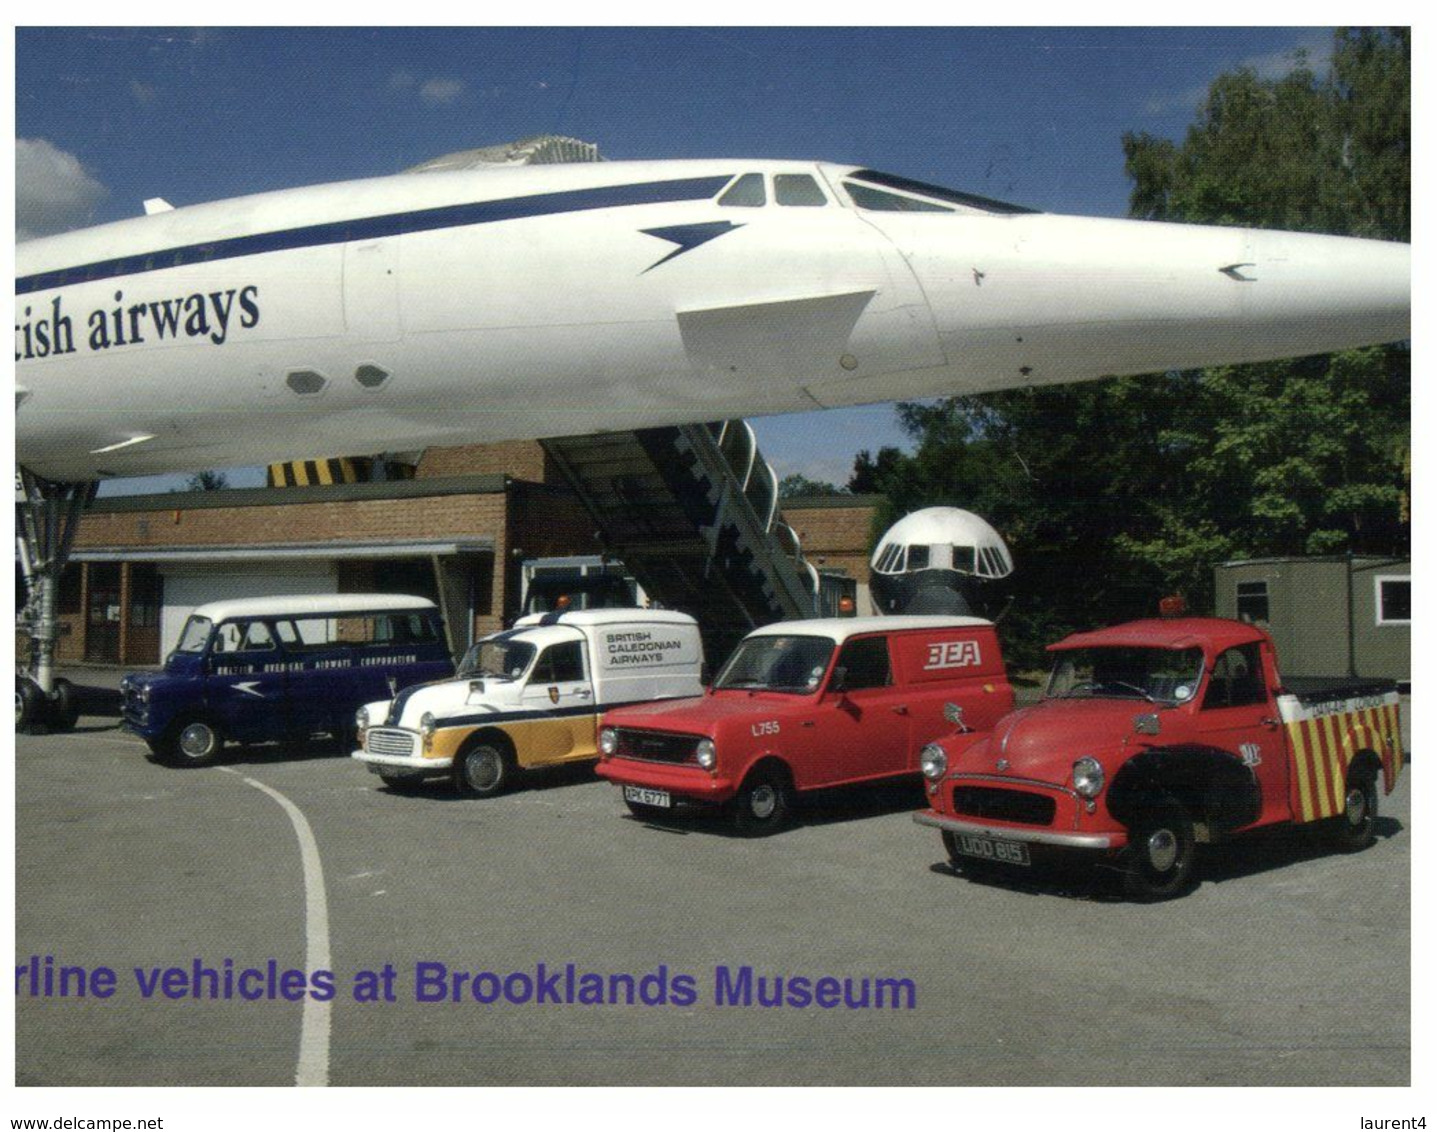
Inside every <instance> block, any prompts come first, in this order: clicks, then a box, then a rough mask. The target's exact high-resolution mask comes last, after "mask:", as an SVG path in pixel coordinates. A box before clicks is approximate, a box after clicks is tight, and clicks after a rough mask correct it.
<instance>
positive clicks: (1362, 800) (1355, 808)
mask: <svg viewBox="0 0 1437 1132" xmlns="http://www.w3.org/2000/svg"><path fill="white" fill-rule="evenodd" d="M1366 820H1367V795H1366V793H1365V792H1364V791H1363V790H1362V789H1361V788H1360V787H1356V786H1354V787H1353V788H1352V789H1351V790H1349V791H1348V792H1347V824H1348V825H1350V826H1353V827H1356V826H1360V825H1361V824H1362V823H1363V822H1364V821H1366Z"/></svg>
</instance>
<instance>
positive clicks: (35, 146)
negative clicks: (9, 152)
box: [15, 138, 109, 243]
mask: <svg viewBox="0 0 1437 1132" xmlns="http://www.w3.org/2000/svg"><path fill="white" fill-rule="evenodd" d="M108 194H109V190H107V189H106V188H105V186H104V185H102V184H100V182H99V181H97V180H95V178H94V177H92V176H90V174H89V173H87V172H86V171H85V167H84V166H83V165H81V164H80V159H79V158H77V157H76V156H75V155H74V154H72V153H66V152H65V151H64V150H63V149H58V148H56V147H55V146H54V145H52V144H51V143H50V142H48V141H46V140H45V139H44V138H18V139H16V141H15V241H16V242H17V243H20V242H23V241H25V240H33V239H34V238H35V237H37V236H49V235H52V234H54V233H56V232H64V231H66V230H68V229H70V228H79V227H82V226H83V225H85V224H86V223H88V222H89V221H90V219H91V217H92V216H93V215H94V212H95V206H96V205H97V204H99V203H100V201H102V200H104V199H105V197H106V196H107V195H108Z"/></svg>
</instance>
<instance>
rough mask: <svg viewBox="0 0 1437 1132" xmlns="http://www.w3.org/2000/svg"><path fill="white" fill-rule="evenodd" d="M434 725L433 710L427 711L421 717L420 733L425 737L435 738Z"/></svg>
mask: <svg viewBox="0 0 1437 1132" xmlns="http://www.w3.org/2000/svg"><path fill="white" fill-rule="evenodd" d="M434 727H435V721H434V713H433V712H432V711H426V712H425V713H424V714H423V715H421V716H420V717H419V734H421V735H423V736H424V738H426V739H433V738H434Z"/></svg>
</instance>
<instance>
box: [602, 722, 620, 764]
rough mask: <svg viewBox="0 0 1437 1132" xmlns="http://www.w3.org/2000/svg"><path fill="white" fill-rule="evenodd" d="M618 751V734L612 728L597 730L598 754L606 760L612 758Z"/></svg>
mask: <svg viewBox="0 0 1437 1132" xmlns="http://www.w3.org/2000/svg"><path fill="white" fill-rule="evenodd" d="M618 749H619V733H618V732H617V731H615V730H614V729H613V728H612V727H601V728H599V753H600V754H601V755H603V756H604V758H606V759H610V758H613V757H614V752H615V751H617V750H618Z"/></svg>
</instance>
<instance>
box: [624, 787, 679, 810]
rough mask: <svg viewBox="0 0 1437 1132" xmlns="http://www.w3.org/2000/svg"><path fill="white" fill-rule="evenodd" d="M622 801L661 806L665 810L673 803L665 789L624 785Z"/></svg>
mask: <svg viewBox="0 0 1437 1132" xmlns="http://www.w3.org/2000/svg"><path fill="white" fill-rule="evenodd" d="M624 801H626V802H637V803H638V804H639V805H641V806H662V807H663V808H664V809H666V810H667V809H669V808H670V807H672V806H673V804H674V800H673V799H672V798H670V797H669V793H668V791H667V790H650V789H648V788H647V787H644V786H625V787H624Z"/></svg>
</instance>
